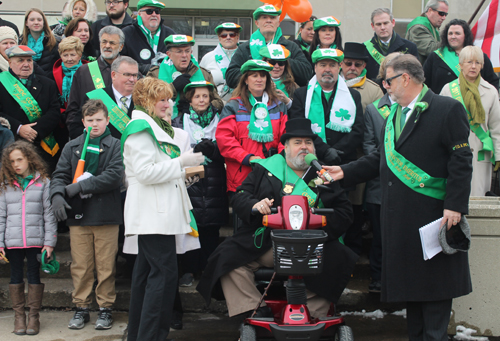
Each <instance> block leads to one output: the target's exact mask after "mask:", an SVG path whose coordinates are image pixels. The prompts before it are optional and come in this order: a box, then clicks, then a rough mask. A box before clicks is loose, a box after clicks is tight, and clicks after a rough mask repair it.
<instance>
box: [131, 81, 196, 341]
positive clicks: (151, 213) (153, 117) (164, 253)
mask: <svg viewBox="0 0 500 341" xmlns="http://www.w3.org/2000/svg"><path fill="white" fill-rule="evenodd" d="M171 97H172V91H171V89H170V87H169V86H168V84H166V83H165V82H163V81H161V80H159V79H155V78H150V77H147V78H144V79H141V80H140V81H138V82H137V83H136V85H135V87H134V91H133V94H132V99H133V101H134V104H135V106H136V107H135V110H134V111H133V112H132V120H131V121H130V123H129V124H128V125H127V128H126V129H125V132H124V133H123V136H122V151H123V163H124V165H125V174H126V176H127V180H128V189H127V198H126V200H125V213H124V217H125V235H126V236H129V235H138V245H139V249H138V255H137V259H136V263H135V266H134V272H133V275H132V292H131V298H130V312H129V324H128V340H129V341H135V340H165V339H166V338H167V336H168V332H169V328H170V320H171V317H172V316H171V315H172V307H173V302H174V298H175V291H176V286H177V258H176V245H175V235H177V234H186V233H189V232H190V231H191V227H190V226H189V223H190V220H191V219H190V216H189V210H190V209H191V208H192V207H191V203H190V201H189V197H188V194H187V191H186V186H185V184H184V179H185V172H184V170H183V168H184V167H189V166H197V165H199V164H201V163H202V162H203V161H204V157H203V155H202V154H201V153H193V152H192V151H189V152H187V153H183V154H182V155H181V153H180V147H179V146H178V144H177V143H176V142H175V141H174V134H175V133H174V130H173V128H172V126H171V125H170V124H169V123H168V122H167V121H165V120H163V118H164V117H165V116H166V114H167V111H168V109H169V99H170V98H171Z"/></svg>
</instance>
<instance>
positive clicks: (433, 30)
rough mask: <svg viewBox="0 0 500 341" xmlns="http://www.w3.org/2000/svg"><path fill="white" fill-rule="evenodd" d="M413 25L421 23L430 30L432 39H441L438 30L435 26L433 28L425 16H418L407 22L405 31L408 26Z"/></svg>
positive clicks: (408, 28)
mask: <svg viewBox="0 0 500 341" xmlns="http://www.w3.org/2000/svg"><path fill="white" fill-rule="evenodd" d="M415 25H423V26H425V27H427V29H428V30H429V31H430V32H431V34H432V36H433V37H434V39H435V40H436V41H441V38H440V37H439V30H438V29H437V28H435V27H434V26H432V24H431V22H430V21H429V19H428V18H427V17H426V16H423V17H422V16H420V17H416V18H415V19H413V20H412V22H411V23H409V24H408V26H406V33H408V31H409V30H410V28H412V27H413V26H415Z"/></svg>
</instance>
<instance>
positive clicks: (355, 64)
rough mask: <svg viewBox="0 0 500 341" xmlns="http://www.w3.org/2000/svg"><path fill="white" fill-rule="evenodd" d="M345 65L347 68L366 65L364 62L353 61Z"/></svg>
mask: <svg viewBox="0 0 500 341" xmlns="http://www.w3.org/2000/svg"><path fill="white" fill-rule="evenodd" d="M344 64H345V66H347V67H351V66H352V64H354V66H355V67H362V66H363V65H364V64H365V63H363V62H351V61H349V62H346V61H344Z"/></svg>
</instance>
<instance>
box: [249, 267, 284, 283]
mask: <svg viewBox="0 0 500 341" xmlns="http://www.w3.org/2000/svg"><path fill="white" fill-rule="evenodd" d="M273 273H274V268H260V269H258V270H257V271H255V273H254V275H255V281H257V282H269V281H270V280H271V278H272V277H273ZM287 279H288V276H285V275H276V276H274V280H275V281H286V280H287Z"/></svg>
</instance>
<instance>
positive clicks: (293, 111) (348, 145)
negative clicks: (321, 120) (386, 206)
mask: <svg viewBox="0 0 500 341" xmlns="http://www.w3.org/2000/svg"><path fill="white" fill-rule="evenodd" d="M339 77H340V76H339ZM336 91H337V87H335V88H334V90H333V93H332V95H331V96H330V100H329V101H328V102H327V101H326V98H325V96H324V95H323V93H322V94H321V97H322V100H323V109H324V114H325V125H326V124H328V122H330V109H331V107H332V103H333V100H334V98H335V92H336ZM349 91H350V93H351V96H352V98H353V99H354V103H355V104H356V118H355V119H354V123H353V125H352V130H351V132H350V133H341V132H338V131H334V130H331V129H329V128H325V129H326V130H325V131H326V141H327V143H324V142H323V141H322V140H321V139H316V140H315V141H314V145H315V146H316V154H317V155H318V158H319V159H320V160H321V159H323V153H324V152H325V150H326V149H328V148H329V147H333V148H335V149H337V150H340V151H342V152H343V154H342V155H341V160H342V161H341V163H347V162H349V161H352V160H356V159H357V157H356V149H357V148H360V147H361V145H362V143H363V131H364V123H363V107H362V106H361V95H360V94H359V92H358V91H357V90H354V89H351V88H349ZM306 96H307V86H303V87H301V88H298V89H297V90H295V93H294V95H293V103H292V107H291V108H290V110H288V119H289V120H292V119H294V118H304V117H305V112H306V111H305V110H306V109H305V108H306Z"/></svg>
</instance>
